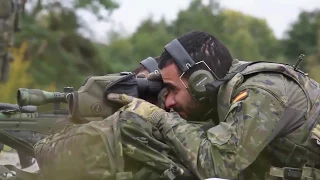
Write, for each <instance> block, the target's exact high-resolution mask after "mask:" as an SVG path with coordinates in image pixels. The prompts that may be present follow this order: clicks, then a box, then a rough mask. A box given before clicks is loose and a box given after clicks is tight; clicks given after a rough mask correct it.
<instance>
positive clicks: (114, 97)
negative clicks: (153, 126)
mask: <svg viewBox="0 0 320 180" xmlns="http://www.w3.org/2000/svg"><path fill="white" fill-rule="evenodd" d="M107 98H108V100H110V101H113V102H116V103H119V104H121V105H124V106H123V107H122V108H120V110H126V111H131V112H133V113H136V114H138V115H140V116H142V117H143V118H145V119H147V120H148V121H150V122H151V123H157V122H158V121H159V120H160V119H161V117H162V115H163V114H164V113H166V111H165V110H164V109H161V108H159V107H158V106H156V105H154V104H151V103H149V102H147V101H145V100H142V99H139V98H134V97H132V96H128V95H126V94H115V93H110V94H108V97H107Z"/></svg>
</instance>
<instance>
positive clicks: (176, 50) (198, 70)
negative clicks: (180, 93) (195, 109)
mask: <svg viewBox="0 0 320 180" xmlns="http://www.w3.org/2000/svg"><path fill="white" fill-rule="evenodd" d="M164 49H165V50H166V51H167V52H168V53H169V54H170V55H171V56H172V58H173V60H174V61H175V63H176V64H177V65H178V67H179V68H180V69H181V71H182V74H181V75H180V77H179V79H180V81H181V82H182V84H183V85H184V87H185V88H186V89H187V90H188V91H189V93H190V94H191V95H192V96H193V98H195V99H196V100H198V101H203V100H205V99H207V98H208V97H207V91H206V85H207V84H211V83H213V82H215V81H217V80H218V79H219V78H218V76H217V75H216V74H215V73H214V72H213V71H212V70H211V69H210V67H209V66H208V65H207V63H205V62H204V61H203V60H202V61H199V62H196V63H195V61H194V60H193V59H192V58H191V57H190V55H189V54H188V52H187V51H186V50H185V49H184V47H183V46H182V45H181V43H180V42H179V41H178V40H177V39H174V40H173V41H171V42H170V43H169V44H167V45H166V46H165V48H164ZM185 74H188V75H189V78H188V82H189V87H187V86H186V85H185V83H184V82H183V81H182V78H183V76H184V75H185Z"/></svg>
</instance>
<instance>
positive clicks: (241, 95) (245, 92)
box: [232, 90, 248, 103]
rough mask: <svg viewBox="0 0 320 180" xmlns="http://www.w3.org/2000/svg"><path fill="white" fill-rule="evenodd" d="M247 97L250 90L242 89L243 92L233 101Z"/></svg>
mask: <svg viewBox="0 0 320 180" xmlns="http://www.w3.org/2000/svg"><path fill="white" fill-rule="evenodd" d="M247 97H248V91H247V90H244V91H241V92H240V93H239V94H238V95H237V96H236V97H235V98H234V99H233V101H232V103H235V102H238V101H241V100H244V99H245V98H247Z"/></svg>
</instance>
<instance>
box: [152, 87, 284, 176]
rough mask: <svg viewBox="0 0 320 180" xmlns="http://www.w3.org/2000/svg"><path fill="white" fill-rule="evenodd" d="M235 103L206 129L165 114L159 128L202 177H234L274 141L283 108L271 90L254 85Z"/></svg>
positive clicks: (185, 162) (174, 115) (170, 143)
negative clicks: (224, 114) (216, 123)
mask: <svg viewBox="0 0 320 180" xmlns="http://www.w3.org/2000/svg"><path fill="white" fill-rule="evenodd" d="M247 93H248V94H247V96H246V97H245V98H242V100H239V101H238V102H235V103H232V104H231V106H230V108H229V112H228V114H227V116H226V118H225V119H224V121H223V122H221V123H220V124H219V125H217V126H215V127H213V128H211V129H209V130H208V131H207V132H204V131H203V130H201V129H200V128H199V126H194V125H192V124H188V122H187V121H186V120H184V119H182V118H180V116H179V115H177V114H174V113H167V114H165V115H164V116H163V117H162V119H161V120H160V121H159V122H158V128H159V129H160V132H161V134H162V135H163V137H164V138H165V141H166V143H167V144H168V145H169V146H171V148H172V149H173V150H174V151H175V153H176V154H178V155H179V157H180V158H181V160H182V162H183V163H184V164H185V165H186V166H187V168H188V169H190V170H191V171H192V172H193V173H194V174H196V175H197V176H198V177H199V178H201V179H204V178H209V177H220V178H229V179H230V178H235V177H237V176H238V174H239V173H240V171H242V170H243V169H245V168H246V167H248V166H249V165H250V164H251V163H252V162H253V161H254V160H255V159H256V158H257V156H258V155H259V153H260V152H261V151H262V150H263V149H264V148H265V147H266V146H267V145H268V144H269V142H270V141H271V140H272V137H274V136H273V134H272V132H273V130H275V128H276V126H277V124H278V122H279V121H280V118H281V116H282V114H283V111H284V107H283V105H282V104H281V102H280V101H278V100H277V98H276V97H274V96H273V95H272V94H270V93H269V92H267V91H265V90H264V89H261V88H257V87H252V88H248V89H247Z"/></svg>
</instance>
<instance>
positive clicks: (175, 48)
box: [164, 39, 195, 72]
mask: <svg viewBox="0 0 320 180" xmlns="http://www.w3.org/2000/svg"><path fill="white" fill-rule="evenodd" d="M164 49H165V50H166V51H168V53H169V54H170V55H171V56H172V58H173V60H174V61H175V62H176V64H177V65H178V66H179V67H180V69H181V70H182V71H183V72H186V71H187V70H188V69H190V68H191V67H192V66H194V65H195V63H194V61H193V60H192V59H191V57H190V56H189V54H188V52H187V51H186V50H185V49H184V47H183V46H182V45H181V43H180V42H179V41H178V40H177V39H174V40H173V41H171V42H170V43H169V44H167V45H166V46H165V47H164Z"/></svg>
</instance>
